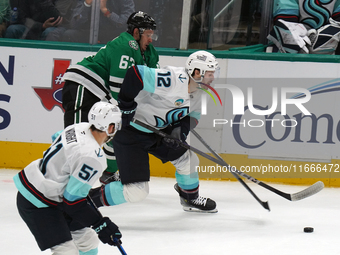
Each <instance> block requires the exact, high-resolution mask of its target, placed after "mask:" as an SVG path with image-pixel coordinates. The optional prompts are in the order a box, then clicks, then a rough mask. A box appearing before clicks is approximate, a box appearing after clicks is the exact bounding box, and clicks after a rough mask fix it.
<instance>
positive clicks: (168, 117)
mask: <svg viewBox="0 0 340 255" xmlns="http://www.w3.org/2000/svg"><path fill="white" fill-rule="evenodd" d="M137 67H138V71H139V72H140V74H141V77H142V79H143V85H144V87H143V90H142V91H140V92H139V94H138V95H137V97H136V98H135V101H136V102H137V104H138V107H137V110H136V114H135V118H136V119H138V120H140V121H142V122H144V123H147V124H149V125H151V126H154V127H156V128H159V129H162V128H165V127H167V126H168V125H169V124H171V123H174V122H176V121H178V120H180V119H182V118H184V117H185V116H187V115H190V116H191V117H194V118H196V119H200V114H201V95H202V90H199V89H198V90H197V91H195V92H193V93H188V83H189V79H190V78H189V76H188V74H187V72H186V71H185V69H184V68H183V67H173V66H167V67H164V68H162V69H153V68H148V67H146V66H137ZM131 125H132V126H134V127H136V128H138V129H139V130H142V131H145V132H149V131H147V130H145V129H143V128H141V127H140V126H138V125H137V124H135V123H132V124H131Z"/></svg>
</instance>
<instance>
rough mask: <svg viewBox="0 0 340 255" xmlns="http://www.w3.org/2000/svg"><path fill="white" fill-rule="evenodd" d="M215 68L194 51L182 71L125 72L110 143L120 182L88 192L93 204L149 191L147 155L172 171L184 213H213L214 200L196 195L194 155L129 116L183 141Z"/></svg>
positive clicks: (135, 69)
mask: <svg viewBox="0 0 340 255" xmlns="http://www.w3.org/2000/svg"><path fill="white" fill-rule="evenodd" d="M218 69H219V67H218V62H217V61H216V58H215V57H214V55H212V54H211V53H209V52H206V51H197V52H195V53H193V54H191V55H190V56H189V58H188V59H187V62H186V67H185V68H184V67H173V66H167V67H164V68H163V69H153V68H148V67H146V66H141V65H137V66H133V67H131V68H130V69H129V70H128V71H127V73H126V76H125V78H124V82H123V84H122V87H121V90H120V92H119V95H118V106H119V108H120V109H121V110H122V130H120V131H119V132H118V133H117V135H116V136H115V138H114V139H113V146H114V149H115V152H116V158H117V163H118V168H119V174H120V179H121V181H114V182H111V183H109V184H107V185H105V186H102V187H100V188H97V189H94V190H92V191H91V193H90V194H91V197H92V198H93V200H94V201H95V203H96V205H97V206H103V205H106V206H110V205H117V204H121V203H125V202H137V201H140V200H142V199H144V198H145V197H146V196H147V195H148V192H149V185H148V182H149V180H150V169H149V155H148V154H149V153H150V154H152V155H154V156H156V157H157V158H159V159H160V160H162V162H163V163H165V162H168V161H170V162H171V163H172V164H173V165H174V166H175V167H176V174H175V176H176V180H177V183H176V184H175V189H176V191H177V192H178V193H179V195H180V202H181V204H182V205H183V209H184V210H186V211H204V212H216V211H217V209H216V203H215V201H213V200H212V199H210V198H205V197H201V196H199V180H198V173H197V172H196V171H195V169H196V168H195V166H197V165H198V164H199V159H198V157H197V155H196V154H195V153H193V152H191V151H188V150H186V149H184V148H182V147H181V146H179V144H178V143H177V142H176V141H175V140H172V139H169V140H163V139H162V138H161V137H160V136H158V135H156V134H154V133H152V132H150V131H149V130H146V129H145V128H142V127H141V126H138V125H137V124H135V123H133V122H131V120H132V118H133V117H135V118H136V119H138V120H140V121H142V122H144V123H146V124H148V125H151V126H153V127H156V128H157V129H161V130H163V131H164V132H166V133H168V134H171V135H172V136H174V137H176V138H177V139H180V140H181V141H185V140H186V137H187V135H188V134H189V131H190V130H191V129H193V128H195V127H196V125H197V124H198V120H199V118H200V111H201V104H200V100H201V93H202V90H200V89H199V88H200V87H201V86H204V84H206V85H208V86H209V84H211V83H212V81H213V80H214V76H215V75H216V73H215V72H216V70H218Z"/></svg>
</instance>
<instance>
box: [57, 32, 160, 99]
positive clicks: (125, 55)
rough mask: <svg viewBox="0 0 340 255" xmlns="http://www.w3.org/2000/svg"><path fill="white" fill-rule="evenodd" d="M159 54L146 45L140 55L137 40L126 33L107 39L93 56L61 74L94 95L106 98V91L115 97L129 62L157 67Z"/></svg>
mask: <svg viewBox="0 0 340 255" xmlns="http://www.w3.org/2000/svg"><path fill="white" fill-rule="evenodd" d="M158 61H159V56H158V53H157V52H156V50H155V48H154V47H153V45H151V44H149V46H148V48H147V50H146V52H144V58H143V56H142V54H141V51H140V48H139V45H138V42H137V41H136V40H135V39H134V38H133V36H132V35H130V34H129V33H127V32H123V33H121V34H120V35H119V36H118V37H116V38H115V39H113V40H112V41H110V42H108V43H107V44H106V45H105V46H104V47H102V48H101V49H100V50H99V51H98V52H97V54H96V55H93V56H89V57H86V58H84V59H83V60H82V61H80V62H78V63H77V64H76V65H71V66H70V67H69V68H68V69H67V70H66V72H65V74H64V77H63V78H64V80H70V81H73V82H76V83H79V84H81V85H83V86H84V87H86V88H87V89H88V90H89V91H91V92H92V93H93V94H94V95H96V96H97V97H98V98H100V99H103V98H107V99H108V100H109V98H110V96H109V93H110V92H111V96H112V97H113V98H115V99H117V95H118V93H119V90H120V87H121V84H122V82H123V79H124V77H125V73H126V71H127V69H128V68H129V67H131V66H132V65H146V66H148V67H152V68H158Z"/></svg>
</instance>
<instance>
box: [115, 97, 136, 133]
mask: <svg viewBox="0 0 340 255" xmlns="http://www.w3.org/2000/svg"><path fill="white" fill-rule="evenodd" d="M118 107H119V109H120V110H121V112H122V127H123V128H125V127H127V126H129V125H130V122H131V121H132V119H133V116H135V113H136V108H137V103H136V102H135V101H131V102H125V101H123V100H121V99H119V98H118Z"/></svg>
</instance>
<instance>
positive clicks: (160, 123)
mask: <svg viewBox="0 0 340 255" xmlns="http://www.w3.org/2000/svg"><path fill="white" fill-rule="evenodd" d="M188 114H189V107H183V108H179V109H173V110H171V111H168V112H167V114H166V120H163V119H162V118H160V117H158V116H154V117H155V120H156V127H157V128H165V127H166V126H169V125H170V124H171V123H175V122H177V121H179V120H180V119H182V118H184V117H185V116H187V115H188Z"/></svg>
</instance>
